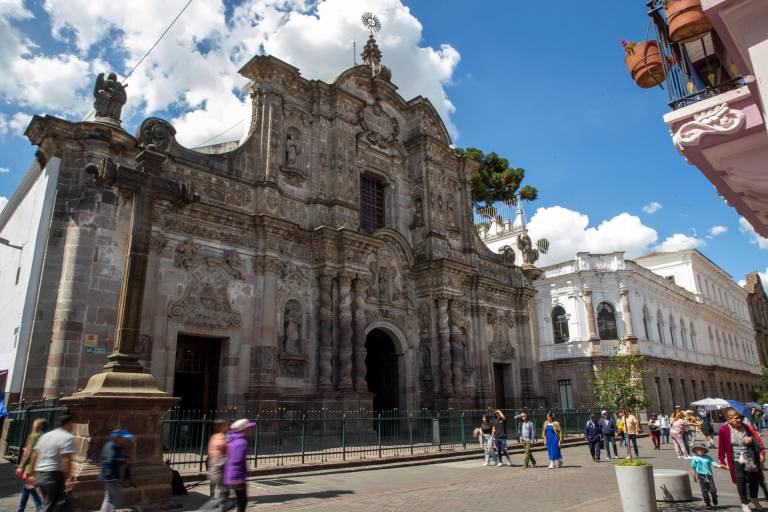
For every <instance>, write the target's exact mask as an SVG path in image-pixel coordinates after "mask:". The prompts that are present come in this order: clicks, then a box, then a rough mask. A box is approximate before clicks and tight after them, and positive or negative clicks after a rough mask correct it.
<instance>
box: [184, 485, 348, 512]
mask: <svg viewBox="0 0 768 512" xmlns="http://www.w3.org/2000/svg"><path fill="white" fill-rule="evenodd" d="M354 493H355V492H354V491H347V490H330V491H318V492H307V493H293V494H256V495H255V496H249V497H248V505H249V506H252V505H260V504H264V505H266V504H274V503H286V502H289V501H296V500H308V499H320V500H322V499H329V498H338V497H339V496H344V495H348V494H354ZM184 501H185V509H187V510H200V511H203V510H219V503H218V502H217V501H215V500H214V501H211V500H210V497H209V496H207V495H204V494H201V493H197V492H192V493H189V494H188V495H187V496H186V497H185V498H184ZM186 507H192V508H186ZM234 508H235V500H234V496H232V497H231V498H230V500H229V503H228V506H227V510H233V509H234Z"/></svg>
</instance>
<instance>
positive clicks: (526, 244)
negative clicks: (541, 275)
mask: <svg viewBox="0 0 768 512" xmlns="http://www.w3.org/2000/svg"><path fill="white" fill-rule="evenodd" d="M517 248H518V249H519V250H520V253H521V254H522V255H523V263H525V264H526V265H532V264H533V262H535V261H536V253H535V252H534V250H533V243H532V242H531V237H529V236H528V233H525V232H523V233H522V234H520V235H517Z"/></svg>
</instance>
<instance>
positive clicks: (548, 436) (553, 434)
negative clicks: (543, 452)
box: [541, 412, 563, 469]
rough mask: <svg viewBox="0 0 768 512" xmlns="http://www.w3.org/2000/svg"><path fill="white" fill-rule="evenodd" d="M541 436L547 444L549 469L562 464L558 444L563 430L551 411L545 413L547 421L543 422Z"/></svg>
mask: <svg viewBox="0 0 768 512" xmlns="http://www.w3.org/2000/svg"><path fill="white" fill-rule="evenodd" d="M541 437H543V438H544V440H545V442H546V444H547V457H548V458H549V469H552V468H554V467H555V464H557V467H562V466H563V455H562V454H561V453H560V444H561V443H562V441H563V431H562V429H561V428H560V423H558V422H557V421H555V415H554V414H552V413H551V412H550V413H549V414H547V421H546V422H544V431H543V432H542V435H541Z"/></svg>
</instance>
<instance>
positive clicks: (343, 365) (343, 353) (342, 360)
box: [339, 271, 353, 391]
mask: <svg viewBox="0 0 768 512" xmlns="http://www.w3.org/2000/svg"><path fill="white" fill-rule="evenodd" d="M352 277H353V276H352V274H350V273H349V272H346V271H342V272H341V273H340V274H339V390H341V391H351V390H352Z"/></svg>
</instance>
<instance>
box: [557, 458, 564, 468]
mask: <svg viewBox="0 0 768 512" xmlns="http://www.w3.org/2000/svg"><path fill="white" fill-rule="evenodd" d="M557 467H559V468H561V467H563V459H560V460H558V461H557Z"/></svg>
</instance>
